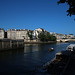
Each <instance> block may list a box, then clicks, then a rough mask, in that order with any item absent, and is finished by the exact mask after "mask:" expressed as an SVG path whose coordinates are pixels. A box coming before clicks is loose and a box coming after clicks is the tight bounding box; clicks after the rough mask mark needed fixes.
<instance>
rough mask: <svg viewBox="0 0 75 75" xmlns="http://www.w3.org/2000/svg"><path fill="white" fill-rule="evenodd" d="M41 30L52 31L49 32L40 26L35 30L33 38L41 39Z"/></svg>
mask: <svg viewBox="0 0 75 75" xmlns="http://www.w3.org/2000/svg"><path fill="white" fill-rule="evenodd" d="M41 32H45V33H50V32H48V31H46V30H44V29H43V28H38V29H35V30H34V31H33V38H34V39H39V38H38V35H39V34H40V33H41Z"/></svg>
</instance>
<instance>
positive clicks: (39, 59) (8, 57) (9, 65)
mask: <svg viewBox="0 0 75 75" xmlns="http://www.w3.org/2000/svg"><path fill="white" fill-rule="evenodd" d="M73 43H75V42H71V43H54V44H25V47H24V50H23V49H22V50H12V51H3V52H0V75H48V74H47V73H46V72H44V71H43V70H42V66H43V65H44V64H45V63H46V62H48V61H50V60H51V59H53V58H54V57H55V54H56V53H57V52H60V51H62V50H66V47H67V46H68V45H69V44H73ZM50 47H53V48H54V51H52V52H49V51H48V48H50Z"/></svg>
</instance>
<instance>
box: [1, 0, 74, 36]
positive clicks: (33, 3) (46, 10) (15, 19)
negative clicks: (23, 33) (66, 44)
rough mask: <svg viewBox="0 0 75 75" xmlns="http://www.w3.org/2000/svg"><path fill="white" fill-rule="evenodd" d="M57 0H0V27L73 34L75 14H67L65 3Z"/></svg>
mask: <svg viewBox="0 0 75 75" xmlns="http://www.w3.org/2000/svg"><path fill="white" fill-rule="evenodd" d="M57 1H59V0H0V28H4V29H5V30H7V29H30V30H34V29H36V28H43V29H45V30H47V31H50V32H56V33H62V34H74V35H75V21H74V18H75V16H71V17H70V16H67V12H66V10H67V9H68V6H67V4H60V5H57Z"/></svg>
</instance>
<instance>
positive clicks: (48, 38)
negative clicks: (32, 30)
mask: <svg viewBox="0 0 75 75" xmlns="http://www.w3.org/2000/svg"><path fill="white" fill-rule="evenodd" d="M38 38H39V39H40V41H56V37H55V36H53V35H50V34H49V33H45V32H41V33H40V34H39V35H38Z"/></svg>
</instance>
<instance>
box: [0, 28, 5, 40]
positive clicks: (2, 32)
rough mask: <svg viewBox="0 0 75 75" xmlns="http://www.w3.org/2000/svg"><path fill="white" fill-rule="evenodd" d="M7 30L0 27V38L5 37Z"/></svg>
mask: <svg viewBox="0 0 75 75" xmlns="http://www.w3.org/2000/svg"><path fill="white" fill-rule="evenodd" d="M4 36H5V31H4V29H3V28H0V39H4Z"/></svg>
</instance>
